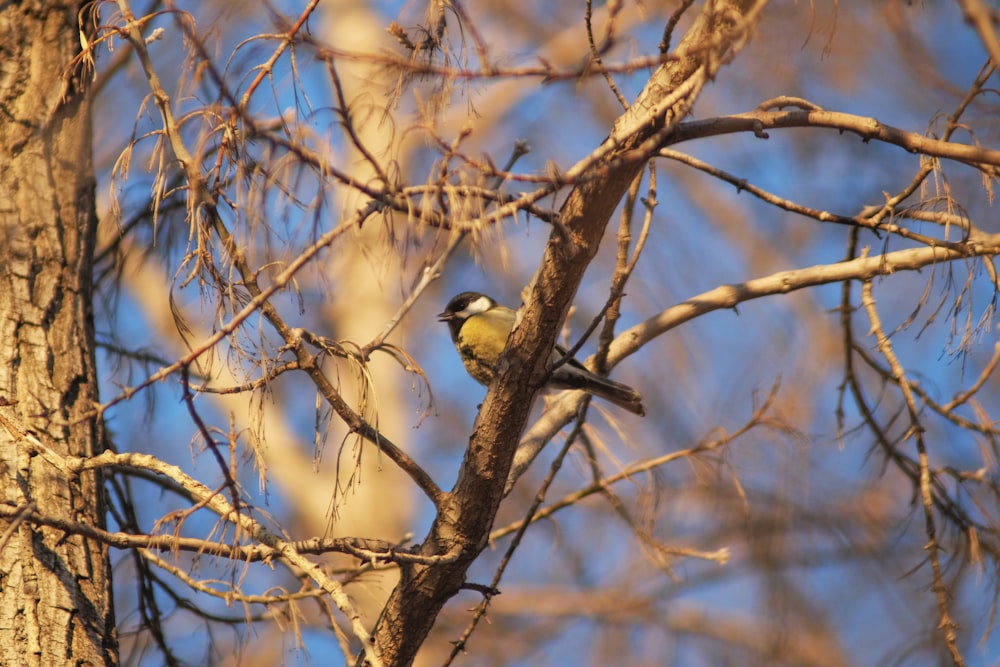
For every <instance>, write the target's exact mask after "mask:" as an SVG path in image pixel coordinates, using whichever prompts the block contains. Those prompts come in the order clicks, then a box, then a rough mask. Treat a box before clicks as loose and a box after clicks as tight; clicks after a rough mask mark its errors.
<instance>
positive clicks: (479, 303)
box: [459, 296, 493, 317]
mask: <svg viewBox="0 0 1000 667" xmlns="http://www.w3.org/2000/svg"><path fill="white" fill-rule="evenodd" d="M492 307H493V304H492V303H490V300H489V298H488V297H485V296H481V297H479V298H478V299H476V300H475V301H473V302H472V303H470V304H469V305H468V306H466V307H465V308H463V309H462V311H461V312H460V313H459V315H461V316H462V317H471V316H473V315H478V314H479V313H485V312H486V311H487V310H489V309H490V308H492Z"/></svg>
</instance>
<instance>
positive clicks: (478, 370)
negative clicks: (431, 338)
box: [437, 292, 646, 417]
mask: <svg viewBox="0 0 1000 667" xmlns="http://www.w3.org/2000/svg"><path fill="white" fill-rule="evenodd" d="M437 317H438V321H440V322H445V323H447V325H448V329H449V331H450V332H451V340H452V341H453V342H454V343H455V348H456V349H457V350H458V354H459V356H460V357H461V358H462V364H464V365H465V370H466V371H468V373H469V375H470V376H472V378H473V379H474V380H476V381H477V382H479V383H480V384H482V385H485V386H487V387H488V386H489V385H490V382H492V381H493V378H494V377H495V376H496V366H497V361H498V360H499V358H500V353H501V352H503V349H504V347H505V346H506V345H507V337H508V336H509V335H510V332H511V330H512V329H513V328H514V320H515V318H516V315H515V313H514V311H513V310H511V309H510V308H507V307H506V306H502V305H500V304H498V303H497V302H496V301H494V300H493V299H492V298H490V297H488V296H486V295H485V294H480V293H479V292H462V293H461V294H458V295H456V296H455V297H453V298H452V299H451V301H449V302H448V305H447V306H446V307H445V309H444V311H443V312H441V313H438V316H437ZM565 356H566V349H565V348H564V347H562V346H560V345H556V346H555V349H553V350H552V357H551V359H550V360H549V363H550V364H552V365H553V366H554V365H555V364H556V363H558V362H559V361H561V360H562V359H563V358H564V357H565ZM545 386H547V387H552V388H555V389H580V390H583V391H585V392H587V393H588V394H592V395H594V396H598V397H600V398H602V399H604V400H606V401H608V402H610V403H613V404H615V405H617V406H619V407H621V408H624V409H625V410H628V411H629V412H631V413H633V414H636V415H639V416H640V417H642V416H645V414H646V410H645V408H643V407H642V396H640V395H639V392H637V391H636V390H635V389H632V387H629V386H628V385H624V384H621V383H620V382H615V381H613V380H609V379H608V378H604V377H601V376H599V375H595V374H594V373H592V372H590V371H589V370H587V369H586V368H584V366H583V364H581V363H580V362H579V361H577V360H576V359H572V358H570V359H568V360H567V361H566V363H564V364H562V365H561V366H558V367H556V368H555V370H554V371H552V374H551V377H550V378H549V379H548V381H547V382H546V383H545Z"/></svg>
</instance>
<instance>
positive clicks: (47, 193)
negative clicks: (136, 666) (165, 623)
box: [0, 2, 118, 665]
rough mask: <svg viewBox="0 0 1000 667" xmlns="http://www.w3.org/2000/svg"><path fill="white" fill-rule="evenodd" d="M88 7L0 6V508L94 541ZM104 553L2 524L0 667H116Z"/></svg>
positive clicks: (76, 539) (97, 498) (90, 544)
mask: <svg viewBox="0 0 1000 667" xmlns="http://www.w3.org/2000/svg"><path fill="white" fill-rule="evenodd" d="M85 4H86V3H80V2H70V3H58V2H24V3H2V4H0V45H2V46H0V248H2V250H3V253H2V256H3V262H2V263H0V480H2V481H0V484H2V488H3V494H4V496H3V502H5V503H7V504H8V505H10V506H14V507H18V508H23V509H24V510H25V512H31V511H38V512H40V513H44V514H46V515H51V516H57V517H61V518H64V519H66V520H69V521H75V522H80V523H86V524H90V525H96V526H101V527H103V525H104V503H103V497H102V494H103V487H102V485H101V480H100V479H99V478H98V476H97V475H95V474H93V473H85V474H83V475H81V476H78V477H75V476H71V475H67V474H66V473H65V472H64V471H62V470H60V469H59V466H58V461H59V459H60V458H61V457H65V456H91V455H93V454H94V453H95V452H96V451H97V450H98V449H100V448H101V446H102V445H101V443H102V431H101V426H100V422H99V420H97V419H95V418H92V417H91V418H83V419H81V416H83V415H85V414H86V413H91V412H93V408H94V404H95V401H96V400H97V380H96V373H95V353H94V344H95V342H94V325H93V313H92V300H91V291H92V286H91V279H92V256H93V249H94V241H95V234H96V225H97V215H96V212H95V205H94V192H95V185H94V174H93V165H92V162H91V148H92V146H91V118H90V104H89V100H88V94H87V87H88V83H89V80H88V76H89V73H88V72H87V71H86V70H85V69H84V68H81V67H79V66H78V65H79V63H77V62H75V61H74V58H75V57H76V56H78V55H79V53H80V50H81V46H80V41H81V40H80V34H81V28H80V23H79V20H80V18H81V17H82V16H84V15H85V14H86V13H88V10H87V9H86V8H85ZM81 10H83V11H81ZM114 628H115V625H114V613H113V607H112V596H111V576H110V566H109V558H108V550H107V547H106V546H104V545H102V544H100V543H97V542H94V541H92V540H88V539H86V538H83V537H81V536H79V535H67V534H65V533H63V532H61V531H58V530H54V529H51V528H44V527H37V528H36V527H33V526H32V525H31V524H30V523H29V522H18V521H17V520H14V521H12V522H8V521H2V522H0V664H4V665H69V664H75V665H102V664H104V665H112V664H117V662H118V657H117V652H118V649H117V638H116V635H115V629H114Z"/></svg>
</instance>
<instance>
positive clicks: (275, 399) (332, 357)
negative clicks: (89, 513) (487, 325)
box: [4, 0, 1000, 665]
mask: <svg viewBox="0 0 1000 667" xmlns="http://www.w3.org/2000/svg"><path fill="white" fill-rule="evenodd" d="M88 9H93V10H96V11H95V12H88V11H84V12H81V13H80V16H81V17H83V20H84V21H85V22H87V21H89V22H90V23H87V25H91V26H93V29H94V35H93V38H92V39H91V40H90V41H89V42H88V44H87V45H86V46H87V47H88V48H89V49H90V50H89V51H85V53H86V54H91V55H93V56H95V57H97V65H96V79H95V80H94V83H93V86H92V90H91V94H92V99H93V105H94V146H95V153H94V162H95V168H96V175H97V183H98V185H97V193H98V206H97V208H98V213H99V217H100V226H99V230H98V242H97V248H96V251H95V262H96V264H95V267H96V268H95V277H94V289H95V311H96V316H95V320H96V340H97V342H98V346H99V347H98V376H99V379H100V381H101V383H102V384H101V391H100V400H101V403H100V407H99V409H98V410H96V411H95V412H94V413H93V414H92V415H90V417H91V419H93V420H101V421H102V422H103V424H104V425H105V426H106V428H107V438H108V442H109V444H110V445H111V446H112V447H113V449H114V452H113V453H112V454H109V455H105V456H104V457H103V458H98V459H95V460H94V463H92V464H90V465H91V466H92V467H94V468H100V469H101V470H103V471H104V472H105V474H106V475H107V476H108V480H107V489H108V493H109V509H110V514H109V519H108V529H107V532H106V533H100V534H98V535H96V537H98V538H99V539H100V540H101V541H103V543H104V544H107V545H108V546H110V547H112V551H111V562H112V565H113V578H114V583H115V587H114V590H115V607H116V611H117V625H118V632H119V634H120V639H121V644H122V645H121V652H122V660H123V661H124V662H126V663H128V664H162V663H166V664H234V665H236V664H239V665H272V664H311V663H313V662H317V661H321V662H324V663H330V664H338V663H341V662H343V663H349V664H353V663H355V662H356V661H359V660H362V661H363V660H367V661H369V662H370V663H371V664H377V663H382V664H405V663H408V662H409V661H410V660H411V659H415V660H416V661H417V662H418V663H419V664H477V665H490V664H497V665H501V664H503V665H508V664H573V665H578V664H595V665H603V664H608V663H614V664H637V665H642V664H650V665H653V664H657V665H658V664H667V663H672V664H684V665H700V664H703V665H725V664H735V665H747V664H761V665H765V664H766V665H773V664H796V665H798V664H807V665H855V664H872V665H881V664H887V663H889V664H913V665H924V664H989V663H992V662H993V661H994V660H995V659H997V657H998V656H1000V642H998V641H997V639H996V638H995V637H994V634H993V632H992V630H993V623H994V615H995V605H996V601H997V599H998V598H997V577H996V573H997V565H998V562H1000V560H998V551H997V548H998V541H997V540H998V537H1000V534H998V525H997V512H998V510H1000V507H998V474H997V472H998V471H997V436H998V431H1000V425H998V415H997V410H998V407H997V406H998V405H1000V396H998V393H1000V382H998V379H997V377H996V374H995V372H994V371H995V367H996V364H997V363H998V361H1000V344H998V342H997V334H996V325H997V316H996V301H997V288H998V285H1000V282H998V279H997V274H996V269H995V266H994V257H995V256H996V255H997V253H998V252H1000V228H998V223H997V222H996V216H995V213H994V209H993V207H992V204H993V187H994V183H995V179H996V175H997V168H998V167H1000V150H998V149H997V148H996V147H997V146H998V140H1000V136H998V131H1000V123H998V122H997V119H998V117H1000V116H998V113H997V111H998V109H997V100H996V87H997V74H996V71H995V66H994V63H996V62H998V61H1000V39H998V31H997V25H998V21H1000V12H998V10H997V9H996V8H995V7H994V6H993V5H991V4H988V3H986V2H977V1H976V0H955V2H938V3H930V2H923V3H920V2H918V3H913V2H902V1H900V0H889V1H887V2H882V3H869V2H861V1H856V0H849V1H844V2H813V3H797V2H787V1H783V0H772V1H771V2H750V1H744V2H734V1H723V0H715V1H711V0H709V1H708V2H690V1H680V2H675V1H672V2H663V3H631V2H626V3H618V2H612V3H607V4H601V5H596V4H595V5H592V4H590V3H585V2H581V3H528V2H521V3H515V4H511V3H509V2H505V3H499V2H489V1H484V2H478V3H469V2H449V3H428V4H426V5H422V4H418V3H391V2H385V3H360V2H348V1H346V0H331V1H329V2H326V3H318V2H310V3H288V2H272V3H266V4H263V3H262V4H259V5H258V4H252V3H251V4H241V5H234V4H231V3H226V2H203V3H176V2H159V1H156V2H147V3H134V2H133V3H130V2H127V1H126V0H121V1H119V2H115V3H110V2H109V3H99V4H97V5H91V6H88ZM636 100H638V102H637V103H636ZM605 227H607V229H606V230H605ZM602 236H603V241H601V242H599V243H598V240H599V239H601V238H602ZM584 270H585V271H586V272H585V273H584ZM466 289H474V290H478V291H482V292H486V293H489V294H491V295H492V296H494V297H495V298H497V299H498V300H499V301H501V302H503V303H505V304H507V305H509V306H511V307H517V306H519V305H520V304H521V303H522V302H523V303H524V308H523V310H522V317H523V320H522V323H523V324H524V325H525V326H522V327H521V328H520V329H518V330H516V331H515V333H514V335H513V337H512V346H511V349H510V351H509V355H508V358H509V361H510V366H509V368H508V371H507V372H505V373H504V374H502V376H501V377H500V378H499V379H498V381H497V382H496V383H495V384H494V386H493V387H491V389H490V391H489V393H488V394H487V392H485V391H484V390H483V389H482V388H481V387H480V386H479V385H477V384H476V383H475V382H474V381H473V380H472V379H470V378H469V377H467V376H466V375H465V373H464V370H463V369H462V367H461V363H460V361H459V358H458V356H457V354H456V353H455V351H454V348H453V346H452V343H451V341H450V339H449V337H448V333H447V330H446V327H445V326H444V325H443V324H439V323H438V322H436V321H435V313H437V312H439V311H441V310H442V309H443V307H444V304H445V303H446V302H447V301H448V299H449V298H450V297H451V296H452V295H454V294H455V293H457V292H460V291H463V290H466ZM764 297H767V298H764ZM570 303H572V307H570ZM564 315H568V317H565V318H564ZM556 337H557V338H558V339H559V340H560V341H561V342H563V343H565V344H567V345H568V346H571V347H576V346H577V345H578V344H579V345H580V351H579V353H578V354H577V356H578V357H579V358H581V359H583V358H588V357H591V355H594V356H593V358H592V360H591V361H592V364H594V366H593V367H595V368H599V369H602V370H612V377H613V378H615V379H617V380H620V381H623V382H626V383H628V384H630V385H632V386H634V387H636V388H637V389H639V390H640V391H641V392H642V393H643V395H644V399H645V406H646V413H647V415H646V417H645V418H644V419H640V418H637V417H635V416H633V415H630V414H627V413H625V412H623V411H621V410H618V409H616V408H615V407H613V406H610V405H608V404H605V403H601V402H600V401H594V402H593V403H590V402H589V401H588V400H587V399H586V397H585V396H582V395H580V394H578V393H569V394H552V393H548V394H544V395H539V397H538V398H537V400H534V401H533V400H532V397H533V395H534V388H533V384H532V378H534V379H535V380H537V377H538V375H537V371H538V370H539V366H538V364H539V363H540V360H543V359H544V358H545V354H546V352H547V350H548V349H549V346H550V345H551V342H552V340H553V339H554V338H556ZM533 373H534V375H533ZM480 406H481V407H480ZM532 406H533V407H532ZM529 407H530V408H531V409H530V410H529ZM4 409H6V408H4ZM477 415H478V421H477ZM94 423H99V422H97V421H95V422H94ZM470 433H471V436H470ZM4 512H5V515H6V516H14V515H15V514H17V513H20V514H18V516H19V517H20V518H19V521H21V522H22V523H21V524H15V525H21V526H25V527H27V526H53V527H55V528H58V529H59V530H60V531H63V532H65V533H67V534H70V535H74V534H77V533H82V534H85V535H87V536H88V537H91V538H93V537H95V535H94V534H93V531H91V532H84V528H82V527H80V526H75V527H74V524H73V523H72V522H69V523H67V522H65V521H63V522H62V523H58V522H56V521H55V518H54V517H52V516H49V515H47V514H46V513H45V512H44V511H43V510H42V509H40V508H30V507H29V508H27V510H26V509H25V506H24V505H23V504H21V505H18V504H17V503H11V504H8V505H7V506H5V509H4ZM333 656H341V657H333ZM414 656H415V658H414Z"/></svg>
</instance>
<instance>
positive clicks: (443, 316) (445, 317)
mask: <svg viewBox="0 0 1000 667" xmlns="http://www.w3.org/2000/svg"><path fill="white" fill-rule="evenodd" d="M453 319H455V313H449V312H448V311H447V310H446V311H444V312H443V313H438V322H447V321H449V320H453Z"/></svg>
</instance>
